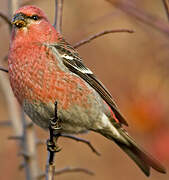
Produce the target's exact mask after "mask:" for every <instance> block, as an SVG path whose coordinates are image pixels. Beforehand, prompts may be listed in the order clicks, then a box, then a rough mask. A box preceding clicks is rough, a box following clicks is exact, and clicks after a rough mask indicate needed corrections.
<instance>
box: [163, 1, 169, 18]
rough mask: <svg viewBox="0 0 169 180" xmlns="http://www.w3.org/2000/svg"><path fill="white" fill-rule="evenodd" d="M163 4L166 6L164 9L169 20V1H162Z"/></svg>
mask: <svg viewBox="0 0 169 180" xmlns="http://www.w3.org/2000/svg"><path fill="white" fill-rule="evenodd" d="M162 2H163V4H164V8H165V11H166V14H167V18H168V20H169V1H168V0H162Z"/></svg>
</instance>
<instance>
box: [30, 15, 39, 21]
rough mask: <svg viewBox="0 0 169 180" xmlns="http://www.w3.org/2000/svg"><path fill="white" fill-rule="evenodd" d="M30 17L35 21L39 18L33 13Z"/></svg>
mask: <svg viewBox="0 0 169 180" xmlns="http://www.w3.org/2000/svg"><path fill="white" fill-rule="evenodd" d="M31 19H33V20H35V21H37V20H38V19H39V16H37V15H33V16H31Z"/></svg>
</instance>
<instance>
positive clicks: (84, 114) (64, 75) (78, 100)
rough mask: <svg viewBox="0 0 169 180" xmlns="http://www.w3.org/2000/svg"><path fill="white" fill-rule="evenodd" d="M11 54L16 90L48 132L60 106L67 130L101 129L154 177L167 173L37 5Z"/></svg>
mask: <svg viewBox="0 0 169 180" xmlns="http://www.w3.org/2000/svg"><path fill="white" fill-rule="evenodd" d="M12 24H13V29H12V37H11V42H10V50H9V56H8V63H9V78H10V83H11V86H12V89H13V92H14V94H15V96H16V98H17V99H18V101H19V103H20V104H21V106H22V107H23V109H24V111H25V112H26V113H27V114H28V116H29V117H30V118H31V119H32V120H33V121H34V122H35V123H36V124H37V125H39V126H40V127H42V128H44V129H47V128H48V127H49V119H50V118H52V117H54V108H55V106H54V103H55V102H56V101H57V103H58V109H57V110H58V118H59V119H61V120H62V132H64V133H71V134H72V133H82V132H85V131H87V130H91V131H95V132H97V133H100V134H102V135H103V136H105V137H106V138H108V139H110V140H112V141H114V142H115V143H116V144H117V145H119V146H120V148H121V149H122V150H123V151H125V152H126V153H127V154H128V155H129V156H130V157H131V159H133V160H134V161H135V163H136V164H137V165H138V166H139V167H140V169H141V170H142V171H143V172H144V173H145V174H146V175H147V176H149V174H150V167H152V168H154V169H155V170H157V171H159V172H161V173H165V169H164V168H163V166H162V165H160V163H159V162H157V161H156V160H155V159H154V158H152V157H151V156H149V155H148V154H147V153H146V152H144V151H143V150H142V149H140V147H139V146H138V145H137V144H136V143H135V142H134V140H133V139H132V138H131V137H130V136H129V135H128V134H127V132H126V131H125V130H124V129H123V128H122V125H123V124H124V125H127V122H126V121H125V119H124V117H123V116H122V115H121V113H120V112H119V110H118V108H117V106H116V104H115V103H114V101H113V99H112V96H111V94H110V93H109V92H108V90H107V89H106V88H105V87H104V85H103V84H102V83H101V82H100V81H99V80H98V79H97V78H96V77H95V75H94V74H93V73H92V71H91V70H90V69H88V68H87V67H86V66H85V65H84V64H83V61H82V59H81V58H80V56H79V54H78V52H77V51H76V50H75V49H74V48H73V47H72V46H71V45H70V44H68V43H67V42H66V41H65V40H64V39H63V38H62V36H61V35H60V34H59V33H58V32H57V31H56V29H55V28H54V27H53V26H52V25H51V24H50V22H49V20H48V19H47V17H46V15H45V14H44V12H43V11H42V10H41V9H39V8H37V7H35V6H24V7H21V8H20V9H18V10H17V11H16V12H15V14H14V16H13V19H12Z"/></svg>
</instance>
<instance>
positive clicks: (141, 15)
mask: <svg viewBox="0 0 169 180" xmlns="http://www.w3.org/2000/svg"><path fill="white" fill-rule="evenodd" d="M106 1H108V2H109V3H111V4H113V5H114V3H113V2H112V1H111V0H106ZM115 6H116V7H117V8H119V9H120V10H122V11H123V12H125V13H127V14H129V15H131V16H132V17H135V18H136V19H137V20H139V21H141V22H143V23H145V24H148V25H150V26H152V27H154V28H155V29H157V30H158V31H160V32H162V33H164V34H166V35H169V24H168V23H166V22H165V21H163V20H162V19H161V18H158V17H155V16H153V15H152V14H149V13H147V12H145V11H144V10H142V9H139V8H137V7H136V6H135V4H134V3H133V2H131V1H117V2H116V3H115Z"/></svg>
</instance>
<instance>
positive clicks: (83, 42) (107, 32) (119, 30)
mask: <svg viewBox="0 0 169 180" xmlns="http://www.w3.org/2000/svg"><path fill="white" fill-rule="evenodd" d="M119 32H127V33H133V32H134V31H133V30H129V29H114V30H106V31H102V32H99V33H97V34H94V35H92V36H90V37H88V38H86V39H83V40H81V41H80V42H78V43H76V44H75V45H74V46H73V47H74V48H79V47H80V46H82V45H84V44H86V43H89V42H90V41H92V40H94V39H96V38H98V37H101V36H103V35H106V34H110V33H119Z"/></svg>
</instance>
